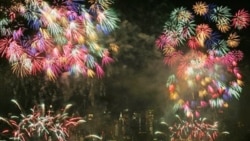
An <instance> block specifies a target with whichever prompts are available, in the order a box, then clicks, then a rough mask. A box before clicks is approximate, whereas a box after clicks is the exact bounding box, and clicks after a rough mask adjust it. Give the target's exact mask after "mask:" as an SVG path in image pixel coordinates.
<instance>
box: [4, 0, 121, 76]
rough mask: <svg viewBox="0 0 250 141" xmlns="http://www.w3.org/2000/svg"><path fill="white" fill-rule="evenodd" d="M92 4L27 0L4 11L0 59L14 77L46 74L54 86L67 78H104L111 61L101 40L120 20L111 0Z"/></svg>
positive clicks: (96, 1) (65, 0)
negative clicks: (6, 62) (65, 74)
mask: <svg viewBox="0 0 250 141" xmlns="http://www.w3.org/2000/svg"><path fill="white" fill-rule="evenodd" d="M89 2H90V6H89V9H88V8H87V6H85V5H84V2H83V1H69V0H64V1H56V0H55V1H54V2H53V3H47V2H46V1H44V0H39V1H38V0H26V1H25V3H14V4H13V5H12V6H11V7H8V8H3V9H1V10H2V11H5V12H4V13H3V18H2V19H0V31H1V32H0V54H1V56H2V57H5V58H6V59H8V60H9V62H10V64H11V65H12V71H13V72H14V73H16V74H17V75H19V76H21V77H24V76H27V75H36V74H37V73H41V72H44V73H45V74H46V76H47V77H48V78H49V79H51V80H54V79H56V78H57V77H58V76H59V75H60V74H61V73H63V72H71V74H82V75H84V76H87V77H94V76H97V77H102V76H103V75H104V70H103V69H104V68H103V67H105V65H108V64H109V63H111V62H113V59H112V58H111V56H110V54H109V51H111V49H110V48H109V47H108V46H107V47H105V43H104V42H103V41H102V39H101V38H104V36H106V35H108V34H110V33H111V32H112V31H113V30H115V29H116V28H117V22H119V18H118V17H117V15H116V13H115V11H114V10H113V9H112V8H111V7H110V4H112V3H113V2H112V1H111V0H108V1H98V0H94V1H89ZM50 4H51V5H50ZM89 72H92V73H89Z"/></svg>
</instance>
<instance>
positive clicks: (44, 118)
mask: <svg viewBox="0 0 250 141" xmlns="http://www.w3.org/2000/svg"><path fill="white" fill-rule="evenodd" d="M12 102H14V103H15V104H16V105H17V106H18V108H19V110H20V111H21V114H20V116H14V115H12V116H11V117H10V118H3V117H1V118H0V120H2V121H3V122H5V123H7V124H8V126H9V127H8V128H6V129H3V131H2V133H3V134H5V135H6V136H8V137H9V138H10V139H12V140H19V141H26V140H30V139H32V138H40V139H43V140H49V138H53V139H55V140H58V141H66V140H67V139H68V138H69V136H70V129H71V128H72V127H76V126H77V125H79V124H81V123H83V122H85V121H84V120H83V119H82V118H81V117H77V116H70V115H69V114H68V113H67V110H68V109H69V108H70V107H71V105H70V104H68V105H66V106H65V108H64V109H63V110H62V111H61V112H59V113H54V112H53V111H51V110H48V111H46V109H45V105H44V104H41V105H37V106H34V107H33V108H32V109H31V113H30V114H25V112H24V111H23V109H22V108H21V106H20V105H19V104H18V102H17V101H16V100H12Z"/></svg>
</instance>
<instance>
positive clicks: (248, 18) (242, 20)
mask: <svg viewBox="0 0 250 141" xmlns="http://www.w3.org/2000/svg"><path fill="white" fill-rule="evenodd" d="M249 22H250V14H249V13H248V11H246V10H244V9H241V10H238V11H237V12H236V13H235V15H234V16H233V19H232V26H233V27H234V28H236V29H239V30H241V29H243V28H246V27H247V26H248V25H249Z"/></svg>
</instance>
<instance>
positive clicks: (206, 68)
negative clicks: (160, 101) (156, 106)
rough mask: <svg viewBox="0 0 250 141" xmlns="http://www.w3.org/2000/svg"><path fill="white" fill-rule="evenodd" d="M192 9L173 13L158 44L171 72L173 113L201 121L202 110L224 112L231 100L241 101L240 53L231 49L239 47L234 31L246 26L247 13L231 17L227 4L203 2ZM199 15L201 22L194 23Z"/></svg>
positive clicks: (170, 91)
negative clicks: (179, 112)
mask: <svg viewBox="0 0 250 141" xmlns="http://www.w3.org/2000/svg"><path fill="white" fill-rule="evenodd" d="M192 8H193V11H194V14H193V13H192V12H190V11H189V10H188V9H187V8H185V7H180V8H176V9H174V10H173V12H171V14H170V18H169V20H168V21H166V22H165V25H164V27H163V31H164V32H163V33H162V34H161V35H160V37H159V38H158V39H157V40H156V46H157V47H158V49H160V50H162V51H163V54H164V55H165V56H164V57H165V58H164V62H165V64H167V65H169V66H171V67H172V68H173V70H174V73H173V74H171V75H170V76H169V78H168V81H167V85H166V86H167V88H168V91H169V98H170V99H172V100H173V101H175V102H176V104H175V105H174V110H175V111H178V110H179V109H182V110H183V111H184V113H185V115H186V116H187V117H199V116H200V110H201V109H202V108H204V107H206V108H207V107H211V108H226V107H228V104H229V100H231V99H232V98H236V99H239V97H240V93H241V91H242V88H241V87H242V85H243V81H242V75H241V73H240V70H239V69H238V66H237V64H238V62H239V61H241V59H242V57H243V53H242V52H241V51H236V50H231V48H235V47H237V46H239V43H240V36H239V34H238V33H237V29H238V30H240V29H242V28H246V27H247V26H248V25H249V14H248V12H247V11H246V10H239V11H238V12H236V13H235V14H234V15H233V14H232V13H231V9H230V8H229V7H227V6H218V5H214V4H207V3H205V2H197V3H195V4H194V5H193V7H192ZM197 15H198V16H200V17H199V18H204V22H203V23H202V22H201V19H199V24H196V23H195V21H196V17H195V16H197ZM231 22H232V24H231ZM235 29H236V30H235ZM232 30H233V31H232ZM223 37H227V38H226V39H223ZM187 47H188V48H187ZM173 76H174V77H173Z"/></svg>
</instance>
